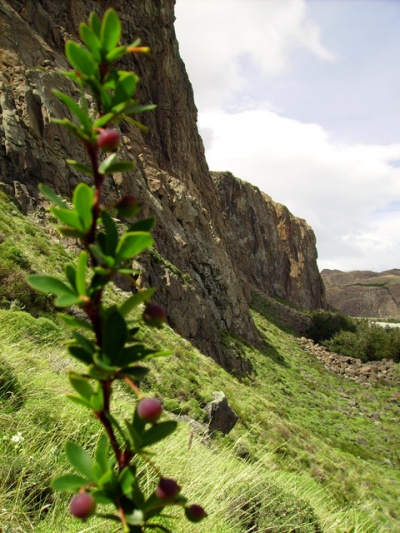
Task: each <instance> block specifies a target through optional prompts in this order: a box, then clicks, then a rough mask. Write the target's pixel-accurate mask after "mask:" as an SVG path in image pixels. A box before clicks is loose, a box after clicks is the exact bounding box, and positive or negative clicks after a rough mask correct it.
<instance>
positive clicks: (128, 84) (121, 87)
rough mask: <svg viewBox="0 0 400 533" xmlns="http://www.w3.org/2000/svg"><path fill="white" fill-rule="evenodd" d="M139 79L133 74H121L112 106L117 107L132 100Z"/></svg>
mask: <svg viewBox="0 0 400 533" xmlns="http://www.w3.org/2000/svg"><path fill="white" fill-rule="evenodd" d="M138 79H139V78H138V77H137V76H136V75H135V74H133V73H132V72H119V78H118V81H117V85H116V88H115V93H114V98H113V99H112V102H111V105H112V106H113V108H114V106H116V105H117V104H120V103H122V102H126V101H127V100H130V99H131V98H132V96H133V93H134V92H135V89H136V85H137V82H138Z"/></svg>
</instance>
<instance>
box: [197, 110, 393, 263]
mask: <svg viewBox="0 0 400 533" xmlns="http://www.w3.org/2000/svg"><path fill="white" fill-rule="evenodd" d="M202 128H206V129H207V131H208V138H209V139H210V143H209V144H208V146H206V155H207V160H208V163H209V166H210V168H211V169H212V170H230V171H231V172H233V173H234V174H235V175H236V176H237V177H239V178H241V179H244V180H247V181H250V182H251V183H253V184H254V185H256V186H258V187H259V188H260V189H261V190H263V191H264V192H267V193H268V194H269V195H270V196H272V198H273V199H274V200H275V201H278V202H281V203H283V204H285V205H286V206H287V207H288V208H289V209H290V210H291V211H292V212H293V213H294V214H295V215H296V216H300V217H302V218H305V219H306V220H307V222H308V223H309V224H310V225H311V226H312V227H313V229H314V231H315V233H316V235H317V239H318V249H319V255H320V258H321V261H320V266H321V268H324V267H326V266H327V264H329V265H331V266H333V265H334V267H335V268H339V269H350V270H355V269H359V268H365V269H371V268H372V265H375V266H374V268H379V269H382V270H383V269H389V268H393V267H394V266H395V265H396V264H400V247H399V245H398V244H397V241H398V234H397V230H398V228H399V227H400V225H399V223H398V222H399V221H400V208H399V211H398V212H397V211H396V210H395V209H394V210H393V209H392V210H389V212H386V209H388V207H390V205H391V204H393V202H400V168H398V167H396V166H392V161H396V160H398V159H400V144H392V145H386V146H384V145H383V146H379V145H346V144H341V143H339V142H337V141H335V140H334V139H332V138H331V137H330V135H329V133H328V132H326V131H324V129H323V128H322V127H321V126H319V125H317V124H303V123H300V122H298V121H295V120H291V119H288V118H285V117H282V116H279V115H278V114H277V113H274V112H273V111H268V110H266V109H264V110H257V111H256V110H247V111H243V112H239V113H235V114H232V113H227V112H223V111H219V112H209V113H201V114H200V131H201V129H202ZM399 205H400V204H399ZM393 228H396V229H395V230H394V229H393ZM328 258H329V259H328ZM328 260H329V263H325V261H328ZM388 261H390V263H389V262H388ZM361 265H362V266H361Z"/></svg>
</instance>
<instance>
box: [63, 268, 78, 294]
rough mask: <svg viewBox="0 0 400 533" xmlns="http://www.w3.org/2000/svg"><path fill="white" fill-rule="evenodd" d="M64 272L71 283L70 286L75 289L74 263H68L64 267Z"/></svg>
mask: <svg viewBox="0 0 400 533" xmlns="http://www.w3.org/2000/svg"><path fill="white" fill-rule="evenodd" d="M64 272H65V275H66V277H67V280H68V281H69V283H70V284H71V287H72V288H73V289H74V290H75V291H76V268H75V267H74V265H71V264H70V263H68V264H67V265H65V267H64Z"/></svg>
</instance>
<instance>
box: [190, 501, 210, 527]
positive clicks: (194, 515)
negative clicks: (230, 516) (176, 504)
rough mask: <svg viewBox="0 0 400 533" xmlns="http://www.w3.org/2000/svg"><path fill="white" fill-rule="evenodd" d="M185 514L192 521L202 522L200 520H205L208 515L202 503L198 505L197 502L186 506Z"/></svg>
mask: <svg viewBox="0 0 400 533" xmlns="http://www.w3.org/2000/svg"><path fill="white" fill-rule="evenodd" d="M185 514H186V518H187V519H188V520H190V521H191V522H200V520H203V518H205V517H206V516H207V513H206V512H205V510H204V509H203V507H201V505H196V504H195V503H194V504H193V505H189V507H185Z"/></svg>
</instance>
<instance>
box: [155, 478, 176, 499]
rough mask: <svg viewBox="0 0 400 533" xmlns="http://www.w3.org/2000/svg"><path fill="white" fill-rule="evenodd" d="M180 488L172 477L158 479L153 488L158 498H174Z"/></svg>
mask: <svg viewBox="0 0 400 533" xmlns="http://www.w3.org/2000/svg"><path fill="white" fill-rule="evenodd" d="M180 490H181V488H180V486H179V485H178V483H177V482H176V481H175V480H174V479H169V478H163V479H160V483H159V484H158V487H157V488H156V490H155V493H156V496H157V498H160V500H166V499H170V498H175V496H177V495H178V494H179V491H180Z"/></svg>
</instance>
